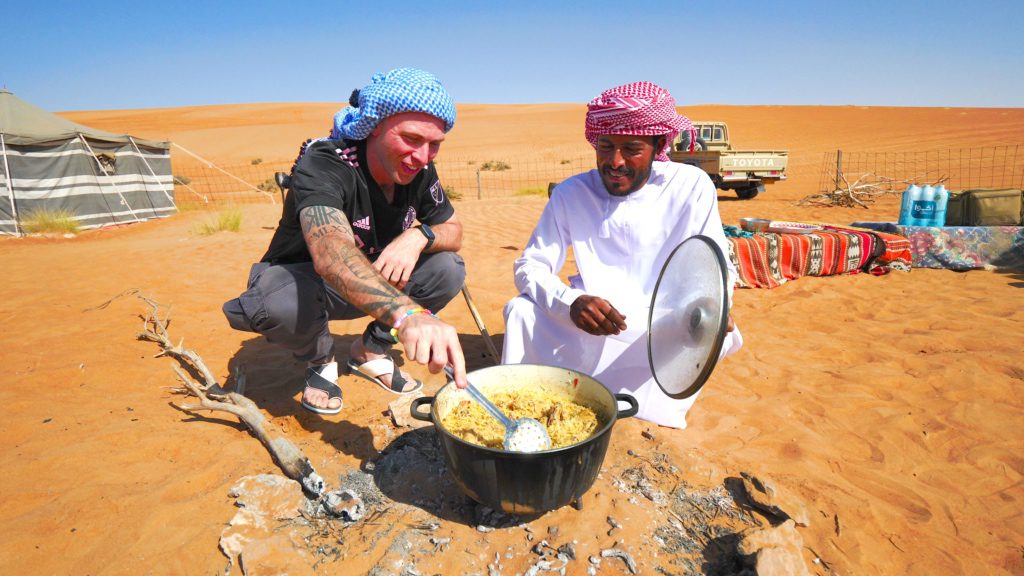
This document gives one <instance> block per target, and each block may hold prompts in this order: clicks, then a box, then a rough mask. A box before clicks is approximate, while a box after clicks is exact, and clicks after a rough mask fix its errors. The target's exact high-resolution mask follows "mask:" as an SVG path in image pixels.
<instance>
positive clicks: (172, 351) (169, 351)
mask: <svg viewBox="0 0 1024 576" xmlns="http://www.w3.org/2000/svg"><path fill="white" fill-rule="evenodd" d="M130 295H134V296H136V297H137V298H139V299H140V300H142V301H143V302H145V303H146V305H147V306H149V311H148V313H147V314H145V315H141V314H140V317H141V318H142V331H141V332H139V333H138V334H137V338H138V339H139V340H145V341H149V342H155V343H157V344H158V345H159V346H160V352H159V353H158V354H156V356H155V357H156V358H159V357H160V356H170V357H172V358H174V359H175V360H177V361H178V363H179V364H180V366H174V367H173V368H174V372H175V374H177V376H178V380H179V381H181V383H182V385H183V386H184V388H179V389H177V390H176V392H177V393H180V394H184V395H186V396H193V397H195V398H197V399H198V400H199V403H198V404H181V405H174V406H175V408H177V409H179V410H182V411H183V412H186V413H189V414H196V413H197V412H199V411H200V410H212V411H215V412H227V413H229V414H233V415H234V416H236V417H237V418H238V419H239V421H241V422H242V424H244V425H245V427H246V428H248V429H249V431H250V432H251V433H252V434H253V436H255V437H256V439H257V440H259V441H260V443H262V444H263V446H264V447H265V448H266V449H267V450H268V451H269V452H270V455H271V457H272V458H273V459H274V462H276V463H277V465H278V466H279V467H280V468H281V470H282V471H284V473H285V474H286V475H287V476H288V477H289V478H291V479H293V480H296V481H298V482H299V483H300V484H302V486H303V488H304V489H305V490H306V491H307V492H309V493H311V494H313V495H315V496H320V495H321V494H323V492H324V481H323V479H322V478H321V477H320V476H319V475H318V474H317V473H316V470H314V469H313V466H312V465H311V464H310V463H309V459H308V458H306V457H305V456H304V455H303V454H302V451H300V450H299V449H298V448H296V447H295V445H294V444H292V443H291V442H290V441H289V440H288V439H286V438H282V437H278V438H271V437H270V435H269V434H268V433H267V431H266V429H265V428H264V422H265V421H266V418H264V416H263V413H262V412H260V410H259V408H258V407H257V406H256V404H255V403H253V401H252V400H250V399H248V398H246V397H245V396H244V395H243V394H244V389H245V377H244V374H241V375H239V376H238V377H237V378H236V386H235V388H236V391H235V392H226V391H224V390H223V388H221V387H220V385H218V384H217V379H216V378H214V376H213V373H212V372H210V369H209V368H208V367H207V366H206V363H205V362H203V359H202V358H201V357H200V356H199V354H196V353H195V352H194V351H192V350H189V349H188V348H185V347H184V339H182V340H180V341H179V342H178V344H176V345H175V344H174V343H173V342H172V341H171V338H170V335H169V334H168V332H167V327H168V326H169V325H170V323H171V321H170V309H169V308H167V311H166V312H165V314H163V316H162V317H161V314H160V310H161V305H160V304H159V303H157V302H156V301H155V300H153V299H152V298H149V297H148V296H146V295H144V294H142V293H141V292H140V291H139V290H138V289H137V288H133V289H131V290H126V291H125V292H122V293H121V294H119V295H117V296H115V297H114V298H111V299H110V300H108V301H107V302H104V303H103V304H101V305H99V306H97V307H96V308H94V309H103V308H106V307H107V306H108V305H110V303H111V302H113V301H114V300H116V299H118V298H121V297H123V296H130ZM189 372H191V373H193V374H198V375H200V376H201V379H202V382H197V381H195V380H193V378H192V377H191V376H190V375H189Z"/></svg>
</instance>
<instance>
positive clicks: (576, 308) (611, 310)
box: [569, 294, 626, 336]
mask: <svg viewBox="0 0 1024 576" xmlns="http://www.w3.org/2000/svg"><path fill="white" fill-rule="evenodd" d="M569 318H571V319H572V323H573V324H575V325H576V326H577V327H578V328H579V329H580V330H583V331H584V332H586V333H587V334H593V335H595V336H608V335H609V334H618V333H620V332H622V331H623V330H625V329H626V317H625V316H623V315H622V314H620V313H619V311H618V310H616V309H615V307H614V306H612V305H611V303H610V302H608V301H607V300H605V299H604V298H599V297H597V296H590V295H587V294H584V295H583V296H580V297H579V298H577V299H576V301H575V302H573V303H572V306H570V307H569Z"/></svg>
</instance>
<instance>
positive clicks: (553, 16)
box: [0, 0, 1024, 111]
mask: <svg viewBox="0 0 1024 576" xmlns="http://www.w3.org/2000/svg"><path fill="white" fill-rule="evenodd" d="M12 4H18V6H17V7H14V6H12ZM1020 8H1021V6H1020V3H1019V2H1013V1H997V0H980V1H975V2H951V1H948V0H936V1H932V2H924V1H911V2H899V1H898V0H896V1H893V2H882V1H875V0H857V1H853V2H821V1H815V2H811V1H802V0H801V1H793V2H784V3H782V2H780V3H777V4H773V3H771V2H752V1H751V2H748V1H745V0H733V1H731V2H696V1H689V0H676V1H668V2H621V1H620V2H610V1H605V0H592V1H590V2H586V3H578V4H577V3H560V2H558V1H557V0H541V1H534V0H518V1H516V2H488V1H484V0H480V1H476V2H473V1H467V0H463V1H454V0H453V1H443V0H440V1H420V2H411V1H405V0H391V1H381V2H372V1H370V2H368V1H363V2H359V3H354V2H346V1H342V0H334V1H331V0H321V1H320V2H318V3H316V4H307V3H302V2H271V1H261V0H253V1H249V2H228V1H225V2H218V1H216V0H204V1H192V0H178V1H170V2H139V1H136V2H121V1H119V0H109V1H105V2H69V1H63V0H43V1H40V2H30V1H27V0H21V1H18V0H10V1H9V3H8V6H7V8H6V9H5V10H4V12H5V14H6V15H7V16H9V18H5V20H6V23H5V26H4V37H5V39H6V41H5V42H4V44H5V58H4V63H3V65H2V66H0V86H5V87H6V88H8V89H9V90H11V91H12V92H14V93H15V94H16V95H18V96H19V97H21V98H23V99H25V100H28V101H30V102H32V103H34V104H36V105H38V106H41V107H43V108H46V109H48V110H52V111H72V110H108V109H123V108H158V107H175V106H192V105H203V104H235V103H249V102H342V101H344V100H346V99H347V98H348V95H349V93H350V92H351V90H352V89H353V88H355V87H358V86H362V85H363V84H366V83H367V82H368V81H369V79H370V76H372V75H373V74H374V73H375V72H380V71H384V70H387V69H390V68H395V67H399V66H415V67H419V68H423V69H425V70H429V71H431V72H433V73H434V74H435V75H437V76H438V77H439V78H440V79H441V80H442V81H443V82H444V83H445V85H446V86H447V88H448V90H449V91H450V92H451V93H452V95H453V96H454V97H455V99H456V101H457V102H460V103H487V104H491V103H493V104H504V103H523V104H528V103H547V102H568V103H583V102H586V101H587V100H589V99H590V98H592V97H593V96H595V95H596V94H598V93H599V92H601V91H602V90H604V89H606V88H609V87H611V86H615V85H618V84H622V83H625V82H632V81H635V80H650V81H652V82H655V83H657V84H660V85H662V86H664V87H666V88H668V89H669V90H670V91H671V92H672V93H673V95H674V96H675V97H676V100H677V101H678V103H679V104H680V105H683V106H686V105H694V104H827V105H845V104H855V105H867V106H984V107H1021V106H1022V105H1024V70H1022V69H1024V18H1022V16H1021V9H1020Z"/></svg>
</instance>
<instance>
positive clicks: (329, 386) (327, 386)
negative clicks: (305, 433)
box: [302, 368, 345, 414]
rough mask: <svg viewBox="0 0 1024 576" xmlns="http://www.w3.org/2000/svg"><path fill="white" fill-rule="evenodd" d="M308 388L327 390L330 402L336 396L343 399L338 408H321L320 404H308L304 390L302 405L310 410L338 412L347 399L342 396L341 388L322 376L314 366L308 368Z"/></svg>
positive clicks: (320, 412) (328, 412)
mask: <svg viewBox="0 0 1024 576" xmlns="http://www.w3.org/2000/svg"><path fill="white" fill-rule="evenodd" d="M306 388H313V389H316V390H323V391H324V392H327V401H328V402H330V401H331V400H333V399H335V398H337V399H338V400H341V401H342V402H341V404H339V405H338V407H337V408H320V407H318V406H313V405H312V404H307V403H306V398H305V392H303V398H302V407H303V408H305V409H306V410H309V411H310V412H316V413H317V414H337V413H338V412H341V408H342V406H344V405H345V401H344V400H343V399H342V397H341V388H339V387H338V385H337V384H335V383H334V382H331V381H330V380H328V379H327V378H324V377H323V376H321V375H320V374H319V373H318V372H317V371H316V370H314V369H313V368H306Z"/></svg>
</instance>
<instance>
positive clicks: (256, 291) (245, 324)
mask: <svg viewBox="0 0 1024 576" xmlns="http://www.w3.org/2000/svg"><path fill="white" fill-rule="evenodd" d="M465 280H466V265H465V263H464V262H463V261H462V257H461V256H459V255H458V254H456V253H454V252H434V253H432V254H424V255H422V256H420V259H419V261H418V262H416V267H415V268H414V269H413V272H412V275H411V277H410V278H409V282H408V284H406V286H405V289H404V290H403V292H405V293H406V294H407V295H408V296H409V297H410V298H412V300H413V301H414V302H416V303H417V304H418V305H420V306H422V307H424V308H426V309H428V310H430V311H431V312H434V313H435V314H436V313H437V312H439V311H440V310H441V309H442V308H444V307H445V306H446V305H447V304H448V303H449V302H451V300H452V298H454V297H455V295H456V294H458V293H459V291H460V290H461V289H462V285H463V283H464V282H465ZM224 315H225V316H226V317H227V319H228V324H230V325H231V327H232V328H234V329H235V330H242V331H245V332H256V333H258V334H262V335H263V336H265V337H266V339H267V342H270V343H271V344H275V345H277V346H280V347H282V348H284V349H286V350H289V351H291V353H292V354H293V355H294V356H295V358H296V359H298V360H305V361H307V362H310V363H313V364H323V363H325V362H327V361H328V360H329V359H331V358H333V357H334V339H333V338H332V337H331V332H330V329H329V328H328V321H329V320H352V319H355V318H360V317H362V316H366V313H365V312H363V311H362V310H359V309H358V308H356V307H355V306H353V305H352V304H349V303H348V302H346V301H345V300H344V299H343V298H342V297H341V294H339V293H338V292H337V291H336V290H335V289H334V288H331V287H330V286H329V285H327V283H326V282H324V280H323V278H321V277H320V276H319V275H318V274H317V273H316V271H315V270H314V269H313V263H312V262H304V263H299V264H274V265H271V264H270V263H267V262H258V263H256V264H253V266H252V269H251V270H250V271H249V282H248V289H247V290H246V291H245V292H243V293H242V295H241V296H239V297H238V298H234V299H232V300H229V301H227V302H225V303H224ZM394 342H395V341H394V339H393V338H392V337H391V326H389V325H387V324H382V323H380V322H377V321H376V320H372V321H371V322H370V323H369V325H368V326H367V327H366V330H365V331H363V345H364V346H365V347H366V349H367V350H369V351H371V352H374V353H376V354H383V353H385V352H387V351H388V350H390V349H391V346H392V345H393V344H394Z"/></svg>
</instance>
